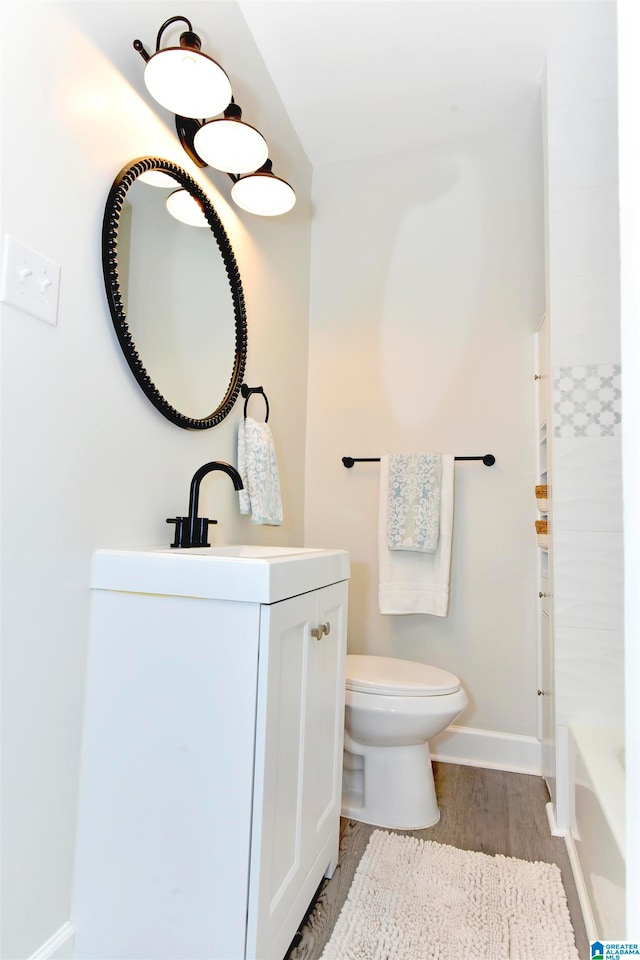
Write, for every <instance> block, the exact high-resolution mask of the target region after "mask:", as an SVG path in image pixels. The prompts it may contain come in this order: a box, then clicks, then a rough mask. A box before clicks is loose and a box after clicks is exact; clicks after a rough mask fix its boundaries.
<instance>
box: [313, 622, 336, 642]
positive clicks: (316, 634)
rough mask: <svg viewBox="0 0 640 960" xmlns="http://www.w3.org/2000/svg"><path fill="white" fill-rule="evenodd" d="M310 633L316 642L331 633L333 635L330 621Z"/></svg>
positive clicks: (314, 628)
mask: <svg viewBox="0 0 640 960" xmlns="http://www.w3.org/2000/svg"><path fill="white" fill-rule="evenodd" d="M309 633H310V634H311V636H312V637H313V638H314V640H322V638H323V637H326V636H327V635H328V634H329V633H331V624H330V623H329V621H327V622H326V623H321V624H320V626H319V627H313V628H312V629H311V630H310V631H309Z"/></svg>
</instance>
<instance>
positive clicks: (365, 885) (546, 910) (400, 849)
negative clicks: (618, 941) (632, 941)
mask: <svg viewBox="0 0 640 960" xmlns="http://www.w3.org/2000/svg"><path fill="white" fill-rule="evenodd" d="M472 958H477V960H578V953H577V950H576V948H575V943H574V938H573V928H572V926H571V920H570V919H569V910H568V907H567V902H566V898H565V893H564V888H563V886H562V879H561V876H560V870H559V868H558V867H557V866H556V865H555V864H553V863H540V862H536V863H529V862H528V861H526V860H516V859H515V858H513V857H503V856H495V857H490V856H488V855H487V854H485V853H474V852H472V851H469V850H458V849H457V848H456V847H449V846H444V845H443V844H441V843H435V842H433V841H432V840H418V839H416V838H415V837H404V836H398V835H397V834H392V833H387V832H386V831H384V830H376V831H375V832H374V833H373V834H372V835H371V839H370V840H369V844H368V846H367V849H366V850H365V852H364V854H363V856H362V859H361V861H360V863H359V865H358V869H357V871H356V874H355V877H354V878H353V883H352V884H351V889H350V890H349V894H348V897H347V900H346V902H345V905H344V907H343V908H342V912H341V914H340V916H339V918H338V922H337V923H336V926H335V929H334V931H333V934H332V936H331V939H330V940H329V942H328V944H327V946H326V947H325V949H324V953H323V954H322V960H472Z"/></svg>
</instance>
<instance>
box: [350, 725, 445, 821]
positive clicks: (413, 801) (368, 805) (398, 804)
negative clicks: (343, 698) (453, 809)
mask: <svg viewBox="0 0 640 960" xmlns="http://www.w3.org/2000/svg"><path fill="white" fill-rule="evenodd" d="M341 813H342V816H343V817H347V818H348V819H350V820H359V821H360V822H361V823H369V824H372V825H374V826H378V827H387V828H388V829H391V830H422V829H424V828H426V827H432V826H433V825H434V824H436V823H437V822H438V820H439V819H440V810H439V809H438V802H437V799H436V791H435V785H434V782H433V768H432V766H431V755H430V753H429V746H428V744H426V743H421V744H415V745H411V746H404V747H398V746H393V747H374V746H370V745H368V744H361V743H357V742H356V741H355V740H353V739H352V738H351V737H350V736H349V735H348V734H347V733H345V750H344V773H343V792H342V808H341Z"/></svg>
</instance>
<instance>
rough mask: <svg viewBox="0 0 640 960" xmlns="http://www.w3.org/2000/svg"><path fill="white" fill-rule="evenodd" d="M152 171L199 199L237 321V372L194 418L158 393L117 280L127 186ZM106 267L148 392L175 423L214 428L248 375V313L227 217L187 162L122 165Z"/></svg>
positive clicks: (109, 215)
mask: <svg viewBox="0 0 640 960" xmlns="http://www.w3.org/2000/svg"><path fill="white" fill-rule="evenodd" d="M148 170H161V171H163V172H164V173H167V174H169V175H170V176H172V177H173V178H174V180H176V181H177V182H178V183H179V184H180V185H181V186H182V187H184V189H185V190H187V191H188V192H189V193H190V194H191V196H193V197H195V198H196V199H197V200H199V201H200V203H201V205H202V208H203V212H204V215H205V217H206V218H207V222H208V224H209V227H210V228H211V232H212V233H213V236H214V238H215V241H216V243H217V245H218V249H219V251H220V254H221V256H222V259H223V262H224V265H225V270H226V272H227V277H228V280H229V286H230V288H231V297H232V301H233V312H234V316H235V326H236V337H235V342H236V347H235V361H234V366H233V372H232V374H231V380H230V382H229V386H228V387H227V391H226V393H225V395H224V398H223V399H222V401H221V403H220V404H219V406H218V407H217V408H216V409H215V410H214V411H213V413H211V414H209V416H207V417H203V418H202V419H195V418H193V417H188V416H185V415H184V414H182V413H180V411H179V410H176V409H175V407H173V406H172V405H171V404H170V403H169V401H168V400H167V399H166V398H165V397H163V396H162V394H161V393H160V392H159V390H158V389H157V387H156V386H155V384H154V383H153V381H152V380H151V377H150V376H149V374H148V373H147V371H146V369H145V367H144V364H143V363H142V360H141V359H140V357H139V355H138V351H137V350H136V345H135V343H134V340H133V337H132V336H131V331H130V329H129V325H128V323H127V317H126V315H125V311H124V305H123V302H122V295H121V292H120V283H119V279H118V227H119V224H120V213H121V211H122V206H123V203H124V200H125V197H126V194H127V191H128V189H129V188H130V186H131V185H132V184H133V183H134V182H135V180H136V179H137V178H138V177H139V176H140V175H141V174H143V173H146V172H147V171H148ZM102 271H103V275H104V283H105V290H106V294H107V301H108V303H109V311H110V313H111V319H112V321H113V326H114V328H115V331H116V334H117V337H118V341H119V343H120V346H121V348H122V352H123V353H124V355H125V358H126V360H127V363H128V364H129V367H130V369H131V372H132V373H133V375H134V377H135V378H136V380H137V382H138V384H139V386H140V387H141V388H142V391H143V393H144V394H145V395H146V396H147V397H148V399H149V400H150V401H151V403H152V404H153V405H154V407H156V409H157V410H159V411H160V413H161V414H162V415H163V416H165V417H166V418H167V420H170V421H171V422H172V423H175V424H176V425H177V426H178V427H183V428H184V429H186V430H207V429H208V428H209V427H215V426H216V424H218V423H220V421H221V420H224V418H225V417H226V416H227V415H228V414H229V413H230V412H231V409H232V408H233V405H234V403H235V402H236V400H237V398H238V394H239V392H240V385H241V384H242V378H243V376H244V368H245V363H246V359H247V317H246V310H245V302H244V293H243V290H242V281H241V279H240V272H239V270H238V265H237V263H236V258H235V256H234V253H233V249H232V247H231V243H230V242H229V238H228V236H227V234H226V231H225V229H224V227H223V225H222V221H221V220H220V218H219V216H218V214H217V213H216V211H215V210H214V208H213V206H212V204H211V201H210V200H209V198H208V197H207V196H206V194H205V193H204V192H203V191H202V189H201V188H200V187H199V186H198V184H197V183H196V182H195V180H193V179H192V177H190V176H189V174H188V173H187V172H186V171H185V170H183V169H182V167H179V166H177V164H175V163H171V162H170V161H169V160H162V159H161V158H159V157H141V158H139V159H138V160H134V161H132V162H131V163H129V164H127V166H126V167H123V169H122V170H121V171H120V173H119V174H118V176H117V177H116V179H115V181H114V183H113V186H112V187H111V190H110V191H109V196H108V198H107V203H106V207H105V213H104V220H103V224H102Z"/></svg>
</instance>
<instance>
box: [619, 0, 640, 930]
mask: <svg viewBox="0 0 640 960" xmlns="http://www.w3.org/2000/svg"><path fill="white" fill-rule="evenodd" d="M639 41H640V10H639V9H638V6H637V4H636V2H635V0H619V3H618V84H619V91H620V94H619V104H618V123H619V137H620V141H619V152H620V260H621V284H620V286H621V294H622V297H621V318H620V323H621V336H622V352H623V355H624V358H625V366H624V370H623V373H622V377H623V410H624V420H623V441H622V442H623V463H624V525H625V543H624V546H625V683H626V691H627V696H626V704H625V707H626V710H625V713H626V717H625V719H626V728H625V740H626V763H625V777H626V843H627V863H626V897H627V900H626V905H627V911H626V912H627V929H626V931H625V935H626V937H627V938H628V939H629V940H636V941H637V940H638V939H639V938H640V911H638V909H637V905H638V903H640V821H639V819H638V816H637V811H638V809H639V808H640V700H639V698H638V696H637V692H638V688H639V686H640V644H638V637H639V636H640V593H639V592H638V589H637V585H638V579H639V577H640V380H639V379H638V376H637V371H638V367H639V366H640V179H639V175H638V171H639V170H640V123H639V122H638V110H637V93H636V91H637V90H638V88H639V87H640V61H639V60H638V42H639Z"/></svg>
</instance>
